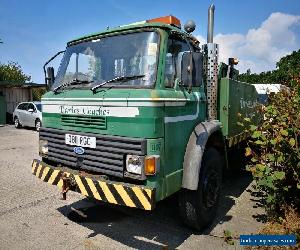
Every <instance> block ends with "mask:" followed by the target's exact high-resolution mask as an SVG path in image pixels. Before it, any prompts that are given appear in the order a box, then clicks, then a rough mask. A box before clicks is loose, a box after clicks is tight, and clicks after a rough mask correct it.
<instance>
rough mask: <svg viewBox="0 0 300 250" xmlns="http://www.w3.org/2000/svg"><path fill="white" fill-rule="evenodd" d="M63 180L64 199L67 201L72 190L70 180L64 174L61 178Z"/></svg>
mask: <svg viewBox="0 0 300 250" xmlns="http://www.w3.org/2000/svg"><path fill="white" fill-rule="evenodd" d="M61 179H62V182H63V183H62V191H61V193H62V199H63V200H66V199H67V192H68V191H69V190H70V184H71V182H70V178H69V177H68V176H67V175H66V174H65V173H63V174H62V176H61Z"/></svg>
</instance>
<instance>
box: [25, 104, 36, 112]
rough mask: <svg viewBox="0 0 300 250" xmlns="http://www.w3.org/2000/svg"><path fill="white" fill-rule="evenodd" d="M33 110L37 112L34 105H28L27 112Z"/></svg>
mask: <svg viewBox="0 0 300 250" xmlns="http://www.w3.org/2000/svg"><path fill="white" fill-rule="evenodd" d="M29 109H33V111H35V108H34V105H33V104H32V103H28V106H27V110H29Z"/></svg>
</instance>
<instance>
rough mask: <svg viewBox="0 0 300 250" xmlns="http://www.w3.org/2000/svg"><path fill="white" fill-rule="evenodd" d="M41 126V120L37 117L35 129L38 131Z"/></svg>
mask: <svg viewBox="0 0 300 250" xmlns="http://www.w3.org/2000/svg"><path fill="white" fill-rule="evenodd" d="M41 126H42V122H41V121H40V120H39V119H37V120H36V121H35V130H36V131H38V132H39V131H40V128H41Z"/></svg>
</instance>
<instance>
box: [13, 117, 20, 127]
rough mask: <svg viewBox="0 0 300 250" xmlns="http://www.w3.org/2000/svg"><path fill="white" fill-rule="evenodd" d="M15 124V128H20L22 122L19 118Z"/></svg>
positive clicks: (16, 118) (15, 120)
mask: <svg viewBox="0 0 300 250" xmlns="http://www.w3.org/2000/svg"><path fill="white" fill-rule="evenodd" d="M14 124H15V128H20V127H21V124H20V120H19V118H18V117H17V116H16V117H15V119H14Z"/></svg>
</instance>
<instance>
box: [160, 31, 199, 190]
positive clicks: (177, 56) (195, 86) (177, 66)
mask: <svg viewBox="0 0 300 250" xmlns="http://www.w3.org/2000/svg"><path fill="white" fill-rule="evenodd" d="M191 50H192V51H193V47H192V46H191V45H190V44H189V43H188V42H187V41H186V40H185V39H184V38H182V37H180V36H176V35H170V36H169V39H168V44H167V51H166V57H165V78H164V88H165V89H166V91H167V92H168V96H169V97H172V98H170V99H172V100H173V101H172V102H171V103H170V105H169V104H168V103H166V104H165V164H164V165H165V168H164V172H165V179H166V195H170V194H172V193H174V192H176V191H178V190H179V189H180V187H181V180H182V163H183V157H184V153H185V146H186V143H187V141H188V139H189V136H190V134H191V133H192V131H193V128H194V127H195V126H196V124H198V123H199V121H200V120H201V119H202V118H203V116H204V114H203V111H204V110H205V108H204V105H205V103H204V99H205V98H204V96H203V95H204V94H203V90H202V89H201V84H202V79H201V78H198V79H196V77H192V78H191V81H192V82H191V85H190V86H183V85H182V84H183V83H180V84H179V82H180V80H181V73H180V70H181V67H182V65H181V64H182V61H181V60H182V57H183V54H186V53H190V51H191ZM197 67H198V68H195V69H194V70H195V71H197V72H199V71H200V72H201V74H200V75H202V65H201V68H199V66H197Z"/></svg>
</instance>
